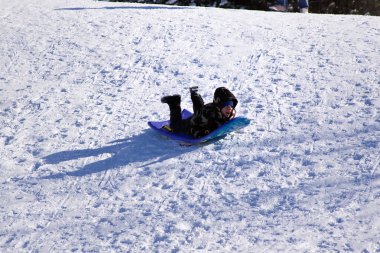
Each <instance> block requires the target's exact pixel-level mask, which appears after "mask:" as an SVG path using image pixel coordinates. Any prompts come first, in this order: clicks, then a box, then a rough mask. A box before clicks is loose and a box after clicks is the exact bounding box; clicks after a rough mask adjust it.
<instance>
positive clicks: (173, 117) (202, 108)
mask: <svg viewBox="0 0 380 253" xmlns="http://www.w3.org/2000/svg"><path fill="white" fill-rule="evenodd" d="M190 94H191V100H192V102H193V110H194V114H193V115H192V116H191V117H190V118H187V119H182V115H181V111H182V110H181V96H180V95H172V96H165V97H163V98H162V99H161V102H162V103H166V104H168V105H169V109H170V130H171V131H173V132H176V133H185V134H188V135H191V136H192V137H194V138H200V137H203V136H205V135H207V134H208V133H210V132H212V131H214V130H215V129H217V128H218V127H220V126H221V125H223V124H224V123H226V122H227V121H229V120H231V119H233V118H234V117H235V114H236V111H235V107H236V105H237V103H238V100H237V99H236V97H235V96H234V94H232V92H231V91H229V90H228V89H227V88H224V87H219V88H217V89H216V90H215V93H214V100H213V102H212V103H208V104H204V102H203V99H202V97H201V95H199V94H198V87H191V88H190Z"/></svg>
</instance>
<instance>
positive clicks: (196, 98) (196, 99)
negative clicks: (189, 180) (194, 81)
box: [190, 86, 204, 114]
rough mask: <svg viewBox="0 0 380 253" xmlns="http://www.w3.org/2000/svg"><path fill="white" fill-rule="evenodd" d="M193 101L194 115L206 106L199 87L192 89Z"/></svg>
mask: <svg viewBox="0 0 380 253" xmlns="http://www.w3.org/2000/svg"><path fill="white" fill-rule="evenodd" d="M190 94H191V101H192V102H193V111H194V114H197V113H198V112H199V110H200V109H201V108H202V106H203V105H204V101H203V98H202V96H201V95H199V94H198V86H194V87H191V88H190Z"/></svg>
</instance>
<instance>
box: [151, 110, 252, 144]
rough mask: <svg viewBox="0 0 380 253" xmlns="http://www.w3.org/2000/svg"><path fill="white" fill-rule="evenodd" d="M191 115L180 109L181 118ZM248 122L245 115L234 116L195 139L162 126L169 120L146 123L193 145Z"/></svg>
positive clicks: (156, 129) (172, 137)
mask: <svg viewBox="0 0 380 253" xmlns="http://www.w3.org/2000/svg"><path fill="white" fill-rule="evenodd" d="M191 115H193V114H192V113H191V112H190V111H188V110H186V109H184V110H183V111H182V118H183V119H187V118H189V117H190V116H191ZM249 123H250V120H249V119H247V118H245V117H236V118H234V119H232V120H230V121H228V122H227V123H225V124H224V125H222V126H221V127H219V128H218V129H216V130H214V131H212V132H211V133H209V134H208V135H206V136H203V137H201V138H198V139H195V138H193V137H192V136H190V135H187V134H181V133H173V132H170V131H168V130H166V129H164V128H162V127H163V126H168V125H169V124H170V121H169V120H165V121H149V122H148V125H149V126H150V127H151V128H152V129H153V130H155V131H157V132H159V133H160V134H162V135H164V136H166V137H168V138H170V139H173V140H176V141H180V142H182V143H184V144H188V145H194V144H199V143H205V142H208V141H212V140H215V139H219V138H223V137H225V136H226V135H227V134H228V133H230V132H233V131H236V130H238V129H241V128H243V127H246V126H248V125H249Z"/></svg>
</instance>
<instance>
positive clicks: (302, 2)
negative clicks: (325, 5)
mask: <svg viewBox="0 0 380 253" xmlns="http://www.w3.org/2000/svg"><path fill="white" fill-rule="evenodd" d="M298 6H299V7H300V9H302V8H309V1H308V0H299V1H298Z"/></svg>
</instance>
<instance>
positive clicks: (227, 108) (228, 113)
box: [222, 105, 234, 118]
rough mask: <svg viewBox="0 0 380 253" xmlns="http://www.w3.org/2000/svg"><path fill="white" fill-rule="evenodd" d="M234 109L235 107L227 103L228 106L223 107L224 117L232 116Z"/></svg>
mask: <svg viewBox="0 0 380 253" xmlns="http://www.w3.org/2000/svg"><path fill="white" fill-rule="evenodd" d="M233 110H234V108H232V106H230V105H227V106H225V107H223V108H222V114H223V116H224V117H226V118H229V117H230V116H231V114H232V112H233Z"/></svg>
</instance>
